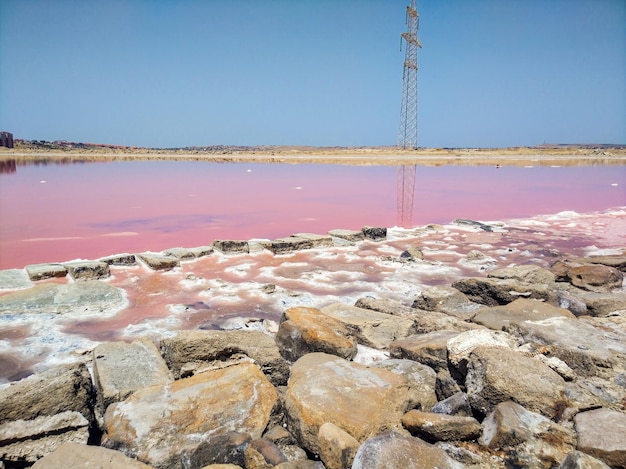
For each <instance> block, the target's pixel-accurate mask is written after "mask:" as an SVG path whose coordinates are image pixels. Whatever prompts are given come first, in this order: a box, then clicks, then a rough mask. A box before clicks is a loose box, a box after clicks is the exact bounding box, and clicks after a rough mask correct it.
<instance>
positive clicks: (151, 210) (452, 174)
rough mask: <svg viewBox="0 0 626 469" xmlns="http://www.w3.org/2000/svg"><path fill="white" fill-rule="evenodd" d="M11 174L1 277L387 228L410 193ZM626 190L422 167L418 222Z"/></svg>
mask: <svg viewBox="0 0 626 469" xmlns="http://www.w3.org/2000/svg"><path fill="white" fill-rule="evenodd" d="M10 169H11V171H6V172H1V173H0V269H7V268H21V267H23V266H25V265H28V264H33V263H39V262H60V261H67V260H72V259H76V258H83V259H96V258H99V257H102V256H106V255H110V254H116V253H121V252H141V251H146V250H152V251H161V250H163V249H167V248H171V247H176V246H184V247H193V246H200V245H207V244H210V243H211V242H212V241H213V240H215V239H251V238H277V237H283V236H288V235H290V234H292V233H297V232H314V233H325V232H327V231H328V230H330V229H334V228H348V229H360V228H361V227H362V226H364V225H376V226H387V227H390V226H394V225H397V224H398V215H397V209H398V207H397V204H398V202H397V201H398V191H399V190H400V191H402V187H400V188H399V187H398V184H397V177H396V174H397V168H394V167H389V166H339V165H311V164H302V165H285V164H243V163H208V162H195V161H189V162H180V161H179V162H171V161H134V162H109V163H84V164H70V165H56V164H47V165H42V164H40V165H20V164H17V165H16V166H15V168H14V169H15V171H13V167H11V168H10ZM625 187H626V171H624V167H623V166H573V167H543V166H536V167H526V168H522V167H501V168H496V167H491V166H440V167H430V166H429V167H421V166H417V168H416V171H415V188H414V193H413V211H412V217H411V219H412V225H414V226H419V225H424V224H428V223H447V222H450V221H452V220H453V219H455V218H471V219H477V220H498V219H506V218H514V217H527V216H532V215H537V214H542V213H555V212H559V211H564V210H573V211H580V212H588V211H597V210H605V209H607V208H611V207H616V206H622V205H624V204H626V193H625V192H624V188H625ZM405 191H406V188H405ZM407 196H408V197H409V199H410V197H411V194H405V200H407Z"/></svg>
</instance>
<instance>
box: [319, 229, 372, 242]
mask: <svg viewBox="0 0 626 469" xmlns="http://www.w3.org/2000/svg"><path fill="white" fill-rule="evenodd" d="M328 234H329V235H330V236H332V237H333V238H339V239H341V240H344V241H348V242H351V243H356V242H359V241H363V240H364V239H365V234H363V232H362V231H356V230H344V229H338V230H330V231H329V232H328Z"/></svg>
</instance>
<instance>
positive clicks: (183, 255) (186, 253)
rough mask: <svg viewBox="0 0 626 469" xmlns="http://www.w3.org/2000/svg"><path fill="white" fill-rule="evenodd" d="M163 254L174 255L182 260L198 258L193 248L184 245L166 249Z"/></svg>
mask: <svg viewBox="0 0 626 469" xmlns="http://www.w3.org/2000/svg"><path fill="white" fill-rule="evenodd" d="M163 255H165V256H172V257H175V258H176V259H178V260H181V261H185V260H190V259H195V258H196V255H195V253H194V252H193V251H192V250H190V249H186V248H182V247H177V248H170V249H166V250H165V251H163Z"/></svg>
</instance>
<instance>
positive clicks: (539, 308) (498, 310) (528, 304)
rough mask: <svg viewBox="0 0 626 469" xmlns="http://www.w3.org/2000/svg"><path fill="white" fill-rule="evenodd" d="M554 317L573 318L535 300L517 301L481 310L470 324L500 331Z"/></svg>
mask: <svg viewBox="0 0 626 469" xmlns="http://www.w3.org/2000/svg"><path fill="white" fill-rule="evenodd" d="M554 317H566V318H572V319H574V318H575V316H574V315H573V314H572V313H570V312H569V311H568V310H566V309H564V308H559V307H557V306H553V305H550V304H547V303H544V302H542V301H537V300H526V299H518V300H515V301H513V302H511V303H509V304H507V305H505V306H496V307H492V308H483V309H481V310H479V311H478V312H477V313H476V315H475V316H474V317H473V318H472V322H475V323H477V324H481V325H483V326H485V327H488V328H489V329H493V330H495V331H500V330H503V328H508V327H509V326H510V325H511V324H514V325H517V326H519V325H520V324H521V323H523V322H525V321H544V320H546V319H550V318H554Z"/></svg>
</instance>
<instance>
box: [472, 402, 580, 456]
mask: <svg viewBox="0 0 626 469" xmlns="http://www.w3.org/2000/svg"><path fill="white" fill-rule="evenodd" d="M480 443H481V444H483V445H485V446H487V447H489V448H490V449H492V450H497V451H502V452H504V453H505V455H506V456H505V459H506V460H507V462H508V463H509V465H510V466H511V467H556V466H557V465H559V464H560V463H561V461H562V460H563V459H565V456H566V455H567V454H568V453H569V452H570V451H572V450H573V449H574V447H575V445H576V436H575V434H574V432H573V431H572V430H570V429H568V428H565V427H563V426H562V425H559V424H557V423H555V422H553V421H551V420H550V419H548V418H546V417H544V416H543V415H540V414H537V413H534V412H529V411H528V410H526V409H525V408H524V407H522V406H520V405H519V404H516V403H515V402H513V401H506V402H502V403H500V404H498V405H497V406H496V407H495V409H494V410H493V412H491V413H490V414H489V415H488V416H487V418H486V419H485V420H484V421H483V433H482V436H481V438H480Z"/></svg>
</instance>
